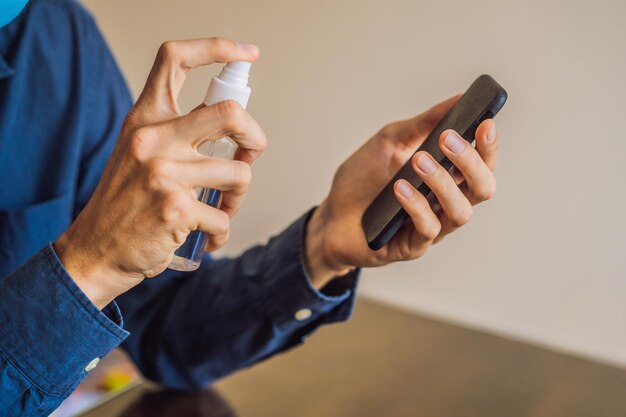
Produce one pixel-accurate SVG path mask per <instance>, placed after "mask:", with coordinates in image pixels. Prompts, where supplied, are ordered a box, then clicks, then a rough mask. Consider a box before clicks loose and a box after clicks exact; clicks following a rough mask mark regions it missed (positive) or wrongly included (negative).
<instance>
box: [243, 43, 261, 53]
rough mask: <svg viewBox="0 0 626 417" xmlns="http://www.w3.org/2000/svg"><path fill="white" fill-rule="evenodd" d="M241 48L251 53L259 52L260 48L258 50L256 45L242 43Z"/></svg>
mask: <svg viewBox="0 0 626 417" xmlns="http://www.w3.org/2000/svg"><path fill="white" fill-rule="evenodd" d="M239 48H241V49H243V50H244V51H246V52H250V53H256V52H258V51H259V48H257V46H256V45H252V44H251V43H240V44H239Z"/></svg>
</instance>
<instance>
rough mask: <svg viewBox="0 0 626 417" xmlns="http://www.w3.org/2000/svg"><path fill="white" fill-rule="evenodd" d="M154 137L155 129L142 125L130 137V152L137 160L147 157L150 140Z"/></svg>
mask: <svg viewBox="0 0 626 417" xmlns="http://www.w3.org/2000/svg"><path fill="white" fill-rule="evenodd" d="M153 138H154V131H153V129H152V128H150V127H140V128H139V129H137V130H135V131H134V132H133V134H132V135H131V137H130V143H129V145H128V154H129V155H130V156H131V157H132V158H133V159H135V160H136V161H143V160H145V159H146V157H147V154H148V149H149V148H150V145H149V144H150V142H152V139H153Z"/></svg>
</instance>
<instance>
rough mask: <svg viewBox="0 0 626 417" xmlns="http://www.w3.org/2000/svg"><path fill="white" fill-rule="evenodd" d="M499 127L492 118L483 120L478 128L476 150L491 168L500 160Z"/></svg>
mask: <svg viewBox="0 0 626 417" xmlns="http://www.w3.org/2000/svg"><path fill="white" fill-rule="evenodd" d="M498 143H499V138H498V129H497V128H496V122H494V121H493V120H492V119H487V120H485V121H483V122H482V123H481V124H480V125H479V126H478V129H476V150H477V151H478V154H479V155H480V157H481V158H482V159H483V161H485V164H486V165H487V166H488V167H489V169H490V170H492V171H493V170H494V169H495V168H496V163H497V161H498Z"/></svg>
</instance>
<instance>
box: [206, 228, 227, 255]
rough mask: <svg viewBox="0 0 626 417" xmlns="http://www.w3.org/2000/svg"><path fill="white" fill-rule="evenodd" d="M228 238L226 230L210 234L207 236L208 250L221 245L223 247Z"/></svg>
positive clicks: (218, 247)
mask: <svg viewBox="0 0 626 417" xmlns="http://www.w3.org/2000/svg"><path fill="white" fill-rule="evenodd" d="M229 239H230V233H229V232H226V233H222V234H219V235H211V236H210V237H209V243H208V245H207V250H208V251H216V250H218V249H220V248H222V247H224V245H226V243H228V240H229Z"/></svg>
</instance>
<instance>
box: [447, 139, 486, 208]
mask: <svg viewBox="0 0 626 417" xmlns="http://www.w3.org/2000/svg"><path fill="white" fill-rule="evenodd" d="M439 147H440V148H441V150H442V151H443V153H444V154H445V155H446V157H448V159H449V160H450V161H451V162H452V163H453V164H454V166H455V167H456V168H457V169H458V170H459V171H460V172H461V173H462V174H463V177H464V178H465V181H466V183H467V192H466V195H467V197H468V198H469V200H470V202H471V203H472V204H478V203H480V202H482V201H485V200H489V199H490V198H491V197H493V195H494V194H495V192H496V177H495V176H494V175H493V172H492V171H491V170H490V169H489V167H488V166H487V164H486V163H485V161H483V159H482V158H481V156H480V155H479V153H478V151H477V150H476V149H474V147H472V146H471V145H470V144H469V142H467V141H466V140H465V139H463V138H461V136H459V134H458V133H456V132H455V131H454V130H451V129H448V130H446V131H444V132H443V133H442V134H441V137H440V138H439Z"/></svg>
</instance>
